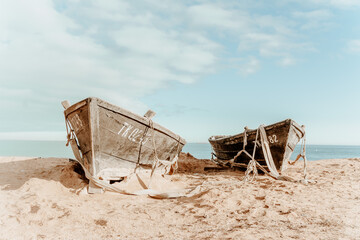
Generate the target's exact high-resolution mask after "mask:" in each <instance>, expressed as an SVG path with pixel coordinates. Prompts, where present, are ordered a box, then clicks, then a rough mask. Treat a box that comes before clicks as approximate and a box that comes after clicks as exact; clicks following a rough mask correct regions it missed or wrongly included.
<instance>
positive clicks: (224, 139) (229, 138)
mask: <svg viewBox="0 0 360 240" xmlns="http://www.w3.org/2000/svg"><path fill="white" fill-rule="evenodd" d="M287 123H288V124H290V125H293V126H294V127H295V128H296V129H297V130H299V131H300V132H301V133H302V136H301V137H303V136H304V135H305V130H304V129H303V128H302V127H301V126H300V125H299V124H298V123H297V122H295V121H294V120H292V119H290V118H288V119H285V120H283V121H280V122H276V123H273V124H270V125H267V126H265V127H264V128H265V130H270V129H273V128H274V127H278V126H279V125H284V124H287ZM256 130H257V129H249V130H248V131H247V135H248V136H249V135H254V134H256ZM243 137H244V132H242V133H238V134H235V135H214V136H211V137H209V139H208V141H209V142H210V143H219V142H223V143H226V142H227V141H234V140H236V139H238V138H243ZM213 138H215V139H213Z"/></svg>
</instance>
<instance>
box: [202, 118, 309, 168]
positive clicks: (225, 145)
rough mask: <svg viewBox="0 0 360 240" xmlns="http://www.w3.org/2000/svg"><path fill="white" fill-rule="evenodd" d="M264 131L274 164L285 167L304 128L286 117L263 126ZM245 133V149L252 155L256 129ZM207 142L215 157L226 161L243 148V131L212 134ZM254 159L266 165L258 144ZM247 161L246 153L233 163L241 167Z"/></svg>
mask: <svg viewBox="0 0 360 240" xmlns="http://www.w3.org/2000/svg"><path fill="white" fill-rule="evenodd" d="M265 132H266V135H267V138H268V139H267V140H268V142H269V146H270V151H271V154H272V157H273V159H274V163H275V166H276V168H277V169H278V170H280V171H283V170H285V169H286V168H287V162H288V161H287V160H289V159H290V156H291V154H292V152H293V151H294V149H295V146H296V144H297V143H298V142H299V141H300V139H301V138H302V137H304V135H305V130H304V128H303V127H301V126H300V125H298V124H297V123H296V122H295V121H293V120H291V119H287V120H284V121H282V122H278V123H275V124H272V125H268V126H265ZM246 134H247V145H246V147H245V150H246V151H247V152H248V153H250V155H252V154H253V150H254V146H255V138H256V129H255V130H248V131H246ZM209 142H210V144H211V146H212V149H213V153H214V154H215V156H216V158H217V159H219V160H222V161H225V162H226V161H229V160H231V159H233V158H234V157H235V156H236V154H237V153H238V152H239V151H241V150H242V149H243V144H244V133H240V134H236V135H232V136H212V137H210V138H209ZM258 142H260V136H259V137H258ZM255 159H256V160H257V161H258V162H259V163H260V164H261V165H263V166H264V167H266V162H265V159H264V155H263V152H262V149H261V147H259V146H258V147H257V149H256V151H255ZM249 161H250V157H248V156H247V155H246V154H241V155H240V156H238V157H237V158H236V159H235V163H238V164H237V165H238V166H243V167H246V166H247V164H248V163H249Z"/></svg>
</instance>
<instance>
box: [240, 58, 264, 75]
mask: <svg viewBox="0 0 360 240" xmlns="http://www.w3.org/2000/svg"><path fill="white" fill-rule="evenodd" d="M244 62H245V63H243V64H242V65H241V66H240V73H241V74H243V75H245V76H247V75H249V74H253V73H255V72H256V71H257V70H258V69H259V68H260V61H259V60H258V59H256V58H255V57H253V56H250V57H249V58H248V59H247V60H246V61H244Z"/></svg>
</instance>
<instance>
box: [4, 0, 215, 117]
mask: <svg viewBox="0 0 360 240" xmlns="http://www.w3.org/2000/svg"><path fill="white" fill-rule="evenodd" d="M2 4H3V6H4V7H2V8H0V16H6V17H5V18H6V21H1V22H0V31H1V32H5V33H6V34H5V37H2V39H1V42H0V72H1V79H0V83H1V86H2V89H14V90H13V91H12V92H11V91H10V92H8V93H7V94H11V95H12V96H13V97H15V96H14V94H15V95H16V94H17V95H18V96H17V97H18V98H25V97H26V98H28V99H37V101H42V102H43V103H44V104H45V103H49V102H52V103H53V104H58V103H57V102H56V101H59V99H64V98H68V99H70V100H80V98H84V97H87V96H99V97H102V98H105V99H106V100H108V101H112V102H114V103H116V104H119V105H121V106H124V107H127V108H131V109H133V110H135V111H144V110H145V108H146V107H145V105H144V104H143V103H141V102H139V101H138V100H137V99H138V98H139V97H142V96H144V94H147V93H150V92H152V91H155V90H156V89H159V88H162V87H163V86H164V85H166V84H167V83H168V82H171V81H178V82H183V83H191V82H194V81H195V80H196V79H197V78H198V77H199V76H201V75H203V74H206V73H209V71H210V70H209V69H212V68H213V66H214V64H215V62H216V51H217V44H216V43H214V42H213V41H211V40H210V39H208V38H206V37H204V36H202V34H200V33H195V32H192V31H190V30H188V29H181V30H173V29H172V28H169V29H168V28H166V26H165V27H158V25H157V23H158V22H159V21H160V20H159V19H158V17H155V16H153V15H152V14H151V13H148V14H145V15H143V14H142V13H141V12H137V9H136V8H135V6H134V4H133V5H131V4H129V3H126V2H125V1H111V2H110V1H107V2H106V3H104V2H102V1H91V2H87V3H83V4H84V6H83V7H82V5H80V2H78V3H76V2H74V3H73V2H70V1H69V2H68V3H67V4H69V5H68V6H67V8H66V9H65V10H63V11H57V10H55V6H54V4H53V3H52V2H51V1H50V0H38V1H35V2H27V1H25V2H22V7H21V8H19V7H18V3H17V2H16V1H5V2H3V3H2ZM95 13H96V14H95ZM78 16H81V17H83V16H86V17H87V18H84V19H80V18H79V17H78ZM161 20H162V21H164V19H161ZM109 21H110V22H112V24H108V23H109ZM120 23H123V24H120ZM23 86H27V87H28V88H29V89H28V90H27V91H28V92H26V93H27V94H26V95H25V94H24V92H23V91H22V89H23V88H24V87H23ZM29 95H31V96H29ZM134 108H135V109H134ZM137 108H140V109H137Z"/></svg>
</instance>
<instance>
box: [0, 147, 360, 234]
mask: <svg viewBox="0 0 360 240" xmlns="http://www.w3.org/2000/svg"><path fill="white" fill-rule="evenodd" d="M209 164H210V163H209V161H207V160H197V159H194V158H193V157H192V156H191V155H186V154H182V157H181V158H180V161H179V167H180V169H179V173H177V174H175V175H173V176H171V177H168V180H171V182H172V183H173V184H177V183H179V184H180V185H183V186H185V187H191V186H196V185H200V184H201V186H202V192H201V193H200V194H198V195H196V196H194V197H191V198H177V199H165V200H158V199H153V198H150V197H147V196H130V195H121V194H115V193H110V192H106V193H105V194H86V193H85V191H84V190H82V191H81V189H83V188H84V187H85V186H86V185H87V182H86V180H85V179H83V178H82V177H81V175H79V174H78V173H76V172H75V171H74V165H73V163H71V162H69V161H68V160H67V159H57V158H15V157H2V158H0V189H1V191H0V206H1V207H0V239H149V238H155V239H195V238H196V239H279V238H284V239H360V218H359V216H360V175H359V172H360V160H359V159H336V160H321V161H316V162H310V163H309V166H308V173H309V178H311V179H313V180H316V181H317V183H316V184H309V185H303V184H298V183H291V182H284V181H275V180H273V179H270V178H269V177H267V176H259V177H258V178H257V179H256V181H254V182H242V181H241V180H242V178H243V173H241V172H236V171H204V170H203V169H204V167H205V166H208V165H209ZM78 172H79V171H78ZM286 174H287V175H289V176H291V177H294V178H300V177H301V174H302V163H297V164H296V165H295V166H294V167H292V168H290V169H289V170H288V172H287V173H286ZM85 189H86V188H85Z"/></svg>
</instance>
